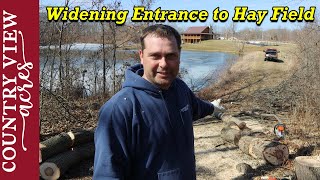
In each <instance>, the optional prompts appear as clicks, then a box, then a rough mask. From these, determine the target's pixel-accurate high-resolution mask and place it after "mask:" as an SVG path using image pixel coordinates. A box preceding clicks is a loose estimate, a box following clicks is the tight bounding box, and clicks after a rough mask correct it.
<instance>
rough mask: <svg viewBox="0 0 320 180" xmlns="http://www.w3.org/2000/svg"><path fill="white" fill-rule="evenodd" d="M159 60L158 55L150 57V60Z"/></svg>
mask: <svg viewBox="0 0 320 180" xmlns="http://www.w3.org/2000/svg"><path fill="white" fill-rule="evenodd" d="M159 58H160V56H159V55H151V59H155V60H156V59H159Z"/></svg>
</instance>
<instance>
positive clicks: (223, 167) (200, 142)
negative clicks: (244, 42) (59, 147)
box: [62, 44, 304, 180]
mask: <svg viewBox="0 0 320 180" xmlns="http://www.w3.org/2000/svg"><path fill="white" fill-rule="evenodd" d="M276 48H277V49H279V50H280V51H281V52H280V56H279V61H276V62H274V61H264V53H263V52H262V51H260V50H259V51H251V52H246V54H245V55H244V56H243V57H241V58H240V59H239V60H237V61H236V62H235V63H234V64H233V65H232V67H231V68H230V70H229V71H228V72H226V73H227V74H226V76H228V74H229V75H232V74H234V75H237V74H243V73H245V74H244V75H245V76H241V77H240V76H239V78H241V79H236V80H235V81H232V82H230V83H228V82H222V81H224V80H223V79H224V77H221V79H222V80H221V82H220V85H222V84H223V87H219V89H218V90H216V91H221V92H217V93H216V94H215V97H221V98H222V100H223V101H222V105H223V106H225V107H226V108H227V110H228V111H227V113H228V114H230V115H233V116H237V117H238V118H239V119H240V120H243V121H244V122H246V123H247V126H248V127H249V128H251V129H253V130H256V131H262V132H264V133H266V134H267V135H269V137H270V138H274V137H275V136H274V135H273V127H274V125H275V124H276V123H277V121H275V119H272V118H264V117H261V116H254V115H252V114H250V113H249V114H245V113H243V112H248V111H250V112H253V111H254V110H258V111H260V112H263V113H276V114H277V116H278V117H279V118H280V119H282V120H283V122H284V123H287V121H289V120H288V113H287V111H281V110H274V107H273V106H272V108H271V106H268V105H266V104H267V103H266V102H261V101H260V100H261V99H260V98H259V97H260V96H267V94H266V93H265V92H264V91H263V90H265V89H267V88H273V87H277V86H278V85H279V84H280V83H281V82H283V81H285V80H286V79H287V78H288V77H290V75H291V74H292V69H293V68H294V67H295V65H296V63H295V52H294V51H293V49H294V48H293V46H292V45H286V44H284V45H280V46H277V47H276ZM247 84H248V86H246V85H247ZM243 86H245V87H246V88H243V89H242V87H243ZM235 89H241V93H238V94H237V93H231V92H232V90H235ZM209 91H210V88H209V89H208V90H205V91H204V92H209ZM229 92H230V93H229ZM239 92H240V91H239ZM259 92H264V94H263V95H261V94H259ZM234 94H237V96H235V95H234ZM259 95H260V96H259ZM259 99H260V100H259ZM271 99H272V97H271ZM95 123H96V122H92V123H89V126H90V125H93V126H94V124H95ZM288 123H289V122H288ZM223 127H224V123H223V122H221V121H220V120H217V119H214V118H204V119H201V120H199V121H197V122H195V123H194V138H195V152H196V166H197V179H204V180H205V179H208V180H209V179H210V180H212V179H215V180H220V179H221V180H222V179H259V178H261V177H262V176H273V177H277V178H283V177H288V178H292V179H294V171H293V168H292V156H294V155H296V154H297V150H298V149H299V147H302V146H303V144H304V142H303V141H302V140H298V139H295V140H290V142H289V141H286V140H285V141H284V143H286V144H287V145H288V147H289V151H290V154H291V155H290V158H291V159H290V160H289V161H288V162H286V163H285V164H283V165H281V166H271V165H268V164H266V163H265V162H264V161H263V160H259V159H255V158H253V157H251V156H249V155H247V154H245V153H243V152H241V151H240V150H239V148H238V147H237V146H235V145H232V144H230V143H226V142H224V141H223V140H222V138H221V137H220V131H221V129H222V128H223ZM288 139H290V137H288ZM292 139H294V138H292ZM239 163H247V164H248V165H250V166H251V167H252V168H253V170H252V172H251V173H248V174H242V173H240V172H239V171H238V170H237V169H236V165H237V164H239ZM92 166H93V159H90V160H88V161H86V162H83V163H81V164H79V166H75V167H73V168H71V169H70V170H69V171H68V172H67V173H66V174H65V175H64V176H63V177H62V179H91V177H92V173H93V170H92Z"/></svg>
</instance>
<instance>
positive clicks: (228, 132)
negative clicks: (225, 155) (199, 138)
mask: <svg viewBox="0 0 320 180" xmlns="http://www.w3.org/2000/svg"><path fill="white" fill-rule="evenodd" d="M221 138H222V139H223V140H224V141H227V142H229V143H232V144H234V145H237V146H238V143H239V140H240V138H241V132H240V130H237V129H234V128H231V127H224V128H222V130H221Z"/></svg>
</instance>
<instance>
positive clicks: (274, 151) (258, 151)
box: [239, 136, 289, 165]
mask: <svg viewBox="0 0 320 180" xmlns="http://www.w3.org/2000/svg"><path fill="white" fill-rule="evenodd" d="M239 148H240V150H241V151H243V152H244V153H246V154H249V155H251V156H252V157H254V158H259V159H264V160H265V161H266V162H268V163H270V164H272V165H281V164H283V163H284V162H285V161H286V160H288V158H289V149H288V147H287V146H286V145H284V144H281V143H279V142H277V141H269V140H265V139H262V138H256V137H250V136H244V137H241V139H240V140H239Z"/></svg>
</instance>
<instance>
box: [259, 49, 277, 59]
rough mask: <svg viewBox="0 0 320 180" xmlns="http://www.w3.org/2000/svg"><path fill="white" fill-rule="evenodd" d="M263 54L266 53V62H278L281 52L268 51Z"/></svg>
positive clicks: (275, 50)
mask: <svg viewBox="0 0 320 180" xmlns="http://www.w3.org/2000/svg"><path fill="white" fill-rule="evenodd" d="M263 52H265V55H264V60H265V61H268V60H278V53H280V51H278V50H277V49H266V50H263Z"/></svg>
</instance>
